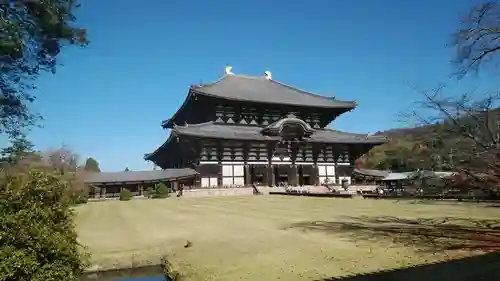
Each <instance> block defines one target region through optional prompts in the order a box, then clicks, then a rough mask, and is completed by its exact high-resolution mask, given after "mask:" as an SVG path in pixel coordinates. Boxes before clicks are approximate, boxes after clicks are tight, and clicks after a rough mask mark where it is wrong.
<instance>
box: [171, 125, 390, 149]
mask: <svg viewBox="0 0 500 281" xmlns="http://www.w3.org/2000/svg"><path fill="white" fill-rule="evenodd" d="M261 130H262V128H261V127H258V126H244V125H230V124H215V123H214V122H207V123H202V124H196V125H188V126H176V127H175V128H174V129H172V131H173V132H174V133H177V134H181V135H190V136H197V137H207V138H221V139H239V140H264V141H265V140H273V139H275V138H276V139H280V138H279V137H270V136H264V135H262V134H261ZM308 141H311V142H322V143H367V144H382V143H385V142H387V139H386V138H385V137H384V136H371V135H367V134H354V133H346V132H341V131H336V130H331V129H317V130H316V131H315V132H314V133H313V134H312V136H311V138H310V139H308Z"/></svg>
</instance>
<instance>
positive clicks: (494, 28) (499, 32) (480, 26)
mask: <svg viewBox="0 0 500 281" xmlns="http://www.w3.org/2000/svg"><path fill="white" fill-rule="evenodd" d="M450 46H451V47H453V48H455V49H456V55H455V58H454V60H453V63H454V64H455V65H456V66H457V68H458V71H457V72H456V73H455V74H457V75H458V76H459V77H463V76H464V75H465V74H467V73H468V72H470V71H478V70H479V68H480V66H481V65H482V64H483V63H484V62H487V61H491V60H493V59H494V58H495V55H496V54H497V53H498V52H499V51H500V3H498V1H487V2H485V3H481V4H477V5H475V6H474V7H472V9H471V10H470V11H469V13H468V14H467V15H465V16H464V18H463V19H462V21H461V25H460V29H459V30H457V31H456V32H455V33H454V34H453V36H452V40H451V43H450Z"/></svg>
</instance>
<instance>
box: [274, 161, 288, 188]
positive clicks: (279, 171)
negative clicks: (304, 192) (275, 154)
mask: <svg viewBox="0 0 500 281" xmlns="http://www.w3.org/2000/svg"><path fill="white" fill-rule="evenodd" d="M273 170H274V183H275V185H276V186H287V185H289V184H290V180H289V178H288V175H289V173H290V167H289V166H288V165H275V166H274V169H273Z"/></svg>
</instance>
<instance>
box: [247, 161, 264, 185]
mask: <svg viewBox="0 0 500 281" xmlns="http://www.w3.org/2000/svg"><path fill="white" fill-rule="evenodd" d="M249 171H250V179H251V183H252V184H256V185H265V184H266V176H265V175H266V166H265V165H250V169H249Z"/></svg>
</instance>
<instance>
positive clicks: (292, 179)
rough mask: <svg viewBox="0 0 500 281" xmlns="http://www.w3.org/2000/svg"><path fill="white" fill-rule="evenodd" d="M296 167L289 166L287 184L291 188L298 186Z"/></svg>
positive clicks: (293, 165)
mask: <svg viewBox="0 0 500 281" xmlns="http://www.w3.org/2000/svg"><path fill="white" fill-rule="evenodd" d="M297 172H298V171H297V165H295V164H292V165H290V169H289V170H288V173H289V174H288V182H289V183H290V185H291V186H297V185H298V175H297Z"/></svg>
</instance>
